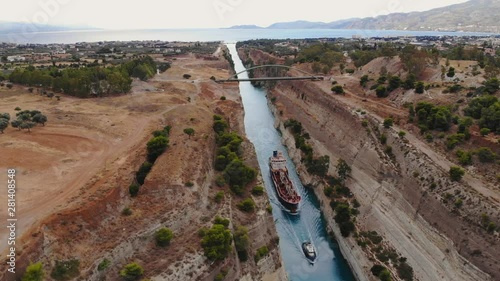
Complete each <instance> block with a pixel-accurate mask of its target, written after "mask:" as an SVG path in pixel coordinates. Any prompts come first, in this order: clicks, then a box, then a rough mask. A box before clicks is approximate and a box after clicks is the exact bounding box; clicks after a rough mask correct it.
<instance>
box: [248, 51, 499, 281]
mask: <svg viewBox="0 0 500 281" xmlns="http://www.w3.org/2000/svg"><path fill="white" fill-rule="evenodd" d="M252 54H254V53H253V52H250V53H249V56H250V57H252ZM255 54H256V57H255V59H254V60H255V61H260V60H263V58H262V56H263V54H262V53H260V52H255ZM252 59H253V58H252ZM264 60H265V59H264ZM256 64H258V63H257V62H256ZM269 97H270V98H272V99H273V100H275V102H274V104H273V108H274V111H275V115H276V117H277V118H278V119H279V120H280V121H279V123H277V124H276V125H277V127H279V128H280V130H281V131H282V132H283V136H284V141H285V143H286V144H287V146H288V148H289V152H290V155H291V156H292V157H293V159H294V162H295V163H296V164H297V167H298V170H299V174H300V175H301V177H302V180H303V181H304V184H311V185H312V186H315V191H316V194H317V195H318V197H319V198H320V199H321V201H322V202H323V204H322V206H323V210H324V212H325V216H326V217H327V219H328V221H329V224H330V226H331V228H332V229H333V230H335V223H334V222H333V220H332V217H333V214H332V212H331V208H330V207H329V206H328V201H327V200H328V199H327V198H326V196H325V195H324V194H323V192H322V190H323V187H322V186H318V185H317V184H316V183H317V182H318V181H317V180H316V179H315V178H314V177H312V176H310V175H308V174H307V171H306V169H305V167H304V166H303V165H302V163H301V162H300V159H301V158H300V151H298V150H297V149H296V148H295V144H294V140H293V136H291V134H290V133H289V132H288V131H287V130H285V129H284V128H283V126H282V123H283V122H284V121H285V120H287V119H289V118H293V119H296V120H298V121H300V122H301V123H302V125H303V128H304V129H305V130H306V131H307V132H308V133H309V134H310V136H311V139H310V141H309V143H310V144H311V145H312V146H313V148H314V151H315V153H316V155H317V156H319V155H328V156H330V159H331V161H330V163H331V164H330V174H332V175H335V174H336V172H335V167H334V164H333V163H336V161H337V159H338V158H343V159H344V160H346V161H347V162H348V164H349V165H351V167H352V169H353V171H352V174H351V178H350V179H349V180H348V181H347V186H348V187H349V188H350V189H351V191H352V193H353V194H354V196H355V197H356V199H357V200H358V201H359V202H360V203H361V208H360V211H361V213H360V215H359V216H358V217H357V226H358V228H359V230H365V231H367V230H369V231H372V230H375V231H377V232H378V233H379V234H382V236H383V237H384V239H386V240H387V241H388V242H389V243H390V244H391V245H392V246H393V247H394V248H395V249H396V250H397V251H398V252H399V253H401V255H402V256H404V257H406V258H407V259H408V263H409V264H410V265H411V266H412V267H413V269H414V271H415V277H416V279H418V280H478V281H479V280H498V279H499V278H500V272H499V271H498V266H499V264H498V260H499V259H500V256H499V253H500V246H499V243H498V242H499V238H498V236H497V235H494V234H490V233H487V232H486V231H485V230H484V228H483V227H482V226H481V222H480V221H481V218H482V216H483V214H486V215H487V216H489V217H490V218H492V219H493V220H497V219H498V218H499V216H500V214H499V209H498V202H496V201H494V199H493V198H490V197H488V196H485V195H483V194H484V193H481V192H478V191H477V187H476V186H474V185H470V184H469V183H468V182H472V183H473V182H474V181H462V182H458V183H457V182H451V181H450V180H449V177H448V171H447V170H445V169H443V163H440V161H441V158H439V157H438V156H436V154H435V153H434V152H432V150H431V149H430V148H429V147H427V146H426V145H425V144H423V143H421V142H419V141H418V140H417V139H416V138H414V137H412V136H411V135H407V136H406V137H404V138H401V137H399V136H398V131H399V129H397V128H391V129H385V128H383V126H381V119H380V118H379V117H378V116H375V115H370V113H368V114H362V113H361V110H358V111H357V110H356V108H350V107H349V106H348V105H346V104H344V103H343V102H341V101H340V100H339V99H337V98H336V97H334V96H332V95H331V94H329V93H325V92H324V91H323V90H321V89H320V88H319V87H317V86H315V85H314V83H311V82H299V81H294V82H286V83H279V84H278V85H277V86H276V87H274V88H273V90H272V91H270V95H269ZM362 120H366V121H367V124H368V126H367V127H364V126H362ZM381 134H384V135H386V136H387V144H385V145H383V144H381V143H380V140H379V137H380V135H381ZM388 147H390V149H391V150H392V151H391V152H390V153H388ZM442 161H445V160H442ZM458 199H460V200H461V201H462V202H463V205H462V206H461V207H456V205H454V202H456V200H458ZM497 223H498V222H497ZM336 234H337V237H338V238H339V241H340V245H341V247H342V248H343V251H344V253H345V254H346V258H347V259H348V260H349V261H350V262H351V265H352V267H353V269H354V271H355V272H357V273H359V274H364V275H365V276H370V277H371V273H369V267H370V266H371V264H370V261H369V259H370V258H373V256H371V254H370V253H365V254H364V255H362V254H360V253H361V252H362V249H361V248H360V247H359V246H357V245H356V242H355V240H354V239H353V238H347V239H344V238H341V237H340V235H338V231H337V232H336ZM395 275H397V274H395Z"/></svg>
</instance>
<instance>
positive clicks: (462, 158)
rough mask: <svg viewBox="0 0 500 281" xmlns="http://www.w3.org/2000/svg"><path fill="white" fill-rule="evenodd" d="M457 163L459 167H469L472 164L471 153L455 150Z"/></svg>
mask: <svg viewBox="0 0 500 281" xmlns="http://www.w3.org/2000/svg"><path fill="white" fill-rule="evenodd" d="M457 157H458V162H459V163H460V165H464V166H466V165H471V164H472V153H471V152H467V151H463V150H461V149H459V150H457Z"/></svg>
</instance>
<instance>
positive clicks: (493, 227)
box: [486, 222, 497, 233]
mask: <svg viewBox="0 0 500 281" xmlns="http://www.w3.org/2000/svg"><path fill="white" fill-rule="evenodd" d="M496 229H497V225H496V224H495V223H494V222H490V223H488V226H487V227H486V231H488V232H489V233H493V232H494V231H495V230H496Z"/></svg>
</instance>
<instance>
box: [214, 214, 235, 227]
mask: <svg viewBox="0 0 500 281" xmlns="http://www.w3.org/2000/svg"><path fill="white" fill-rule="evenodd" d="M230 223H231V221H229V219H226V218H221V217H219V216H216V217H215V219H214V224H220V225H223V226H224V227H225V228H228V227H229V224H230Z"/></svg>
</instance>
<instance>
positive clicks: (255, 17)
mask: <svg viewBox="0 0 500 281" xmlns="http://www.w3.org/2000/svg"><path fill="white" fill-rule="evenodd" d="M466 1H467V0H418V1H415V0H344V1H339V0H296V1H293V0H286V1H285V0H196V1H189V0H188V1H171V0H140V1H137V0H132V1H131V0H120V1H118V0H16V1H12V0H8V1H2V2H3V3H2V12H1V13H0V21H24V22H39V23H47V24H54V25H61V24H63V25H74V24H78V25H89V26H94V27H100V28H110V29H136V28H137V29H141V28H214V27H229V26H232V25H240V24H257V25H260V26H268V25H270V24H272V23H275V22H282V21H295V20H308V21H323V22H330V21H334V20H338V19H345V18H351V17H371V16H377V15H382V14H388V13H394V12H410V11H423V10H429V9H432V8H437V7H442V6H447V5H450V4H456V3H463V2H466Z"/></svg>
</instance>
